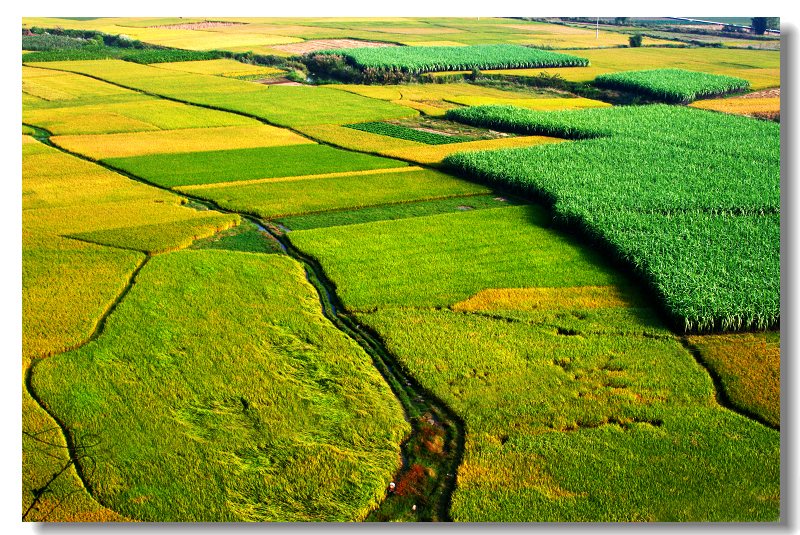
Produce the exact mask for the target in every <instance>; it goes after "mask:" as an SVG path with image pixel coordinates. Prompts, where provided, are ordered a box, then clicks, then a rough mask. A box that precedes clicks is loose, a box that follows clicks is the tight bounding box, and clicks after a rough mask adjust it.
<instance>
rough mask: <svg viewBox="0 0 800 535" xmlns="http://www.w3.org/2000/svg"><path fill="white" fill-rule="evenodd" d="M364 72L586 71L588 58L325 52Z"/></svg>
mask: <svg viewBox="0 0 800 535" xmlns="http://www.w3.org/2000/svg"><path fill="white" fill-rule="evenodd" d="M321 53H322V54H329V55H339V56H344V57H345V58H346V59H347V61H349V62H350V63H352V64H353V65H355V66H357V67H358V68H360V69H362V70H365V69H378V70H398V71H405V72H413V73H422V72H431V71H459V70H463V69H473V68H475V69H514V68H516V69H525V68H531V67H585V66H586V65H588V64H589V61H588V60H587V59H586V58H581V57H578V56H573V55H570V54H562V53H559V52H550V51H547V50H540V49H536V48H529V47H525V46H518V45H473V46H464V47H461V46H456V47H453V46H415V47H380V48H349V49H345V50H325V51H323V52H321Z"/></svg>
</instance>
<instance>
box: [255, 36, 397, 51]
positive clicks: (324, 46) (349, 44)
mask: <svg viewBox="0 0 800 535" xmlns="http://www.w3.org/2000/svg"><path fill="white" fill-rule="evenodd" d="M383 46H397V45H395V44H392V43H381V42H378V41H359V40H358V39H313V40H311V41H304V42H302V43H290V44H288V45H277V46H273V47H270V48H274V49H275V50H282V51H284V52H290V53H292V54H307V53H309V52H315V51H317V50H332V49H336V48H365V47H369V48H374V47H383Z"/></svg>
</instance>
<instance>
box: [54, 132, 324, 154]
mask: <svg viewBox="0 0 800 535" xmlns="http://www.w3.org/2000/svg"><path fill="white" fill-rule="evenodd" d="M51 140H52V141H53V143H55V144H56V145H58V146H61V147H64V148H65V149H67V150H69V151H71V152H77V153H79V154H83V155H85V156H89V157H90V158H93V159H95V160H101V159H103V158H122V157H126V156H142V155H146V154H166V153H177V152H200V151H209V150H224V149H247V148H252V147H273V146H279V145H300V144H304V143H313V141H311V140H310V139H307V138H304V137H302V136H299V135H297V134H295V133H294V132H292V131H290V130H286V129H283V128H276V127H274V126H268V125H263V124H262V125H258V126H228V127H219V128H192V129H184V130H160V131H156V132H136V133H119V134H104V135H83V136H53V137H52V138H51Z"/></svg>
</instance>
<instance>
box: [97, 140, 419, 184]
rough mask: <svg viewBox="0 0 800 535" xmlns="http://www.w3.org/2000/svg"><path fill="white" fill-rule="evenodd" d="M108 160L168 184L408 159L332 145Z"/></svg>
mask: <svg viewBox="0 0 800 535" xmlns="http://www.w3.org/2000/svg"><path fill="white" fill-rule="evenodd" d="M104 161H105V162H106V163H107V164H109V165H111V166H113V167H115V168H117V169H122V170H123V171H126V172H128V173H132V174H134V175H136V176H139V177H142V178H144V179H146V180H148V181H150V182H153V183H154V184H158V185H159V186H164V187H168V188H171V187H175V186H188V185H193V184H216V183H223V182H238V181H247V180H257V179H262V178H279V177H288V176H300V175H315V174H323V173H324V174H327V173H342V172H347V171H364V170H367V169H388V168H396V167H403V166H405V165H406V164H404V163H402V162H397V161H396V160H389V159H386V158H379V157H376V156H369V155H365V154H357V153H353V152H346V151H342V150H339V149H334V148H332V147H328V146H326V145H292V146H288V147H263V148H262V147H258V148H253V149H234V150H220V151H205V152H188V153H180V154H156V155H148V156H132V157H129V158H108V159H106V160H104Z"/></svg>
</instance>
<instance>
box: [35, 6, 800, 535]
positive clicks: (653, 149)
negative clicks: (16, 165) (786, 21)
mask: <svg viewBox="0 0 800 535" xmlns="http://www.w3.org/2000/svg"><path fill="white" fill-rule="evenodd" d="M544 20H545V19H541V21H540V20H537V21H533V20H525V19H518V18H517V19H514V18H485V17H481V18H477V19H467V18H414V17H395V18H386V17H382V18H372V19H366V18H350V17H339V18H328V19H312V18H282V19H276V18H268V17H265V18H228V17H221V18H202V17H184V18H181V17H162V18H147V17H139V18H42V17H37V18H24V19H23V47H25V46H28V47H29V48H31V49H33V50H34V51H32V52H28V53H23V54H22V63H23V66H22V105H23V110H22V112H23V114H22V118H23V125H22V134H23V135H22V153H23V157H22V172H23V176H22V310H23V318H22V336H23V351H22V364H23V367H22V380H23V390H22V424H23V436H22V447H23V459H22V518H23V520H24V521H34V522H44V521H59V522H75V521H103V522H105V521H124V522H129V521H150V522H165V521H166V522H216V521H227V522H244V521H254V522H307V521H314V522H319V521H326V522H344V521H348V522H351V521H362V520H366V521H420V520H422V521H430V520H434V521H441V520H445V521H457V522H572V521H574V522H684V521H689V522H708V521H721V522H765V523H766V522H770V523H773V524H774V523H775V522H776V521H778V520H780V519H781V518H785V517H786V512H785V511H784V510H782V509H781V498H782V495H781V482H782V478H781V470H782V468H783V469H785V468H786V466H785V465H784V466H782V465H781V434H780V428H781V400H780V397H781V389H780V387H781V385H780V374H781V370H780V331H779V327H780V308H781V307H780V288H781V273H780V272H781V265H780V264H781V251H780V249H781V247H780V242H781V238H782V236H781V232H780V226H781V213H780V212H781V210H780V207H781V191H780V180H779V178H780V156H781V154H780V125H779V124H776V123H775V122H773V121H775V120H779V113H780V109H779V108H780V106H779V104H780V97H779V93H780V90H779V89H768V90H767V91H758V90H760V89H765V88H776V87H777V86H779V84H780V74H781V73H780V52H779V51H777V50H747V49H744V48H737V49H733V48H724V47H723V48H711V47H705V46H702V47H700V46H699V47H691V48H676V47H681V46H684V44H685V43H686V39H687V37H686V36H687V35H689V34H688V33H685V32H682V33H680V35H679V36H678V37H675V35H677V34H675V35H673V34H671V33H670V32H667V31H664V30H663V29H659V30H658V31H657V32H655V33H653V34H652V35H653V37H645V38H644V39H643V43H642V44H643V46H642V47H633V48H629V47H627V44H628V38H629V35H630V32H632V31H637V28H636V27H632V26H631V27H629V26H625V25H623V26H618V27H616V26H612V25H610V24H609V25H606V26H605V27H603V28H602V29H600V30H599V31H595V28H593V27H592V28H590V27H588V25H586V24H584V25H583V26H581V25H580V24H576V23H572V22H569V23H566V24H565V23H561V22H558V21H555V22H543V21H544ZM96 32H103V33H102V34H98V33H96ZM660 37H669V38H672V37H675V39H678V38H679V39H680V40H671V41H667V40H661V39H659V38H660ZM725 39H726V40H732V39H731V38H727V37H726V38H725ZM698 40H703V41H704V42H707V43H711V42H715V40H719V37H718V36H714V35H709V36H698ZM734 41H737V43H736V46H740V47H741V46H746V44H747V43H755V44H759V43H761V41H756V40H755V39H742V40H734ZM335 43H342V47H341V49H336V47H335V46H334V44H335ZM359 43H365V44H367V45H368V46H369V48H360V47H358V46H354V45H358V44H359ZM764 43H766V45H768V46H769V47H773V48H775V47H778V48H779V47H780V42H779V41H777V40H770V41H764ZM664 44H670V45H671V46H672V47H671V48H658V47H654V46H652V45H664ZM165 47H167V48H165ZM169 47H173V48H169ZM320 47H321V48H320ZM604 47H613V48H604ZM321 49H324V50H323V52H322V54H323V55H324V54H329V53H332V54H335V55H337V56H344V57H347V58H350V59H349V60H348V61H349V62H350V63H351V64H350V66H347V69H349V70H348V71H347V72H350V73H358V72H359V71H358V70H357V69H365V70H364V73H363V74H362V75H361V76H362V78H357V77H355V76H353V78H352V79H350V81H353V80H362V81H365V82H372V85H360V84H354V83H336V84H331V83H328V82H330V80H328V79H327V78H326V77H325V76H323V77H319V76H318V75H319V74H320V73H317V72H316V71H315V70H314V69H313V68H312V67H313V63H312V62H311V60H309V59H308V58H309V57H310V56H307V57H306V59H304V60H303V61H305V64H302V63H301V62H300V59H301V58H299V57H297V56H294V57H292V55H293V54H301V53H307V52H313V53H316V52H314V51H317V50H321ZM544 49H547V50H544ZM501 51H502V54H500V52H501ZM432 54H433V55H432ZM312 55H313V54H312ZM511 55H515V56H516V57H515V58H511ZM101 58H113V59H101ZM337 61H339V63H341V66H345V65H344V63H342V61H341V60H337ZM554 61H555V62H557V63H559V64H561V65H562V66H560V67H548V66H546V65H550V64H552V62H554ZM587 63H588V64H587ZM337 65H338V63H337ZM569 65H581V66H569ZM307 69H309V70H310V71H311V75H310V76H309V77H308V78H305V76H306V75H305V73H306V70H307ZM376 69H377V70H384V74H383V76H384V78H385V80H387V81H388V80H392V81H398V82H403V83H391V84H376V83H375V82H376V81H378V80H380V79H384V78H381V77H380V76H377V75H375V72H373V71H375V70H376ZM386 69H388V70H386ZM459 69H460V70H459ZM473 69H475V70H474V71H473ZM436 70H440V71H445V72H439V73H437V72H431V71H436ZM653 70H656V71H655V72H656V73H657V74H658V76H656V78H655V80H654V79H652V74H650V75H649V76H651V79H650V80H647V81H646V82H647V83H646V85H647V86H648V87H654V86H655V85H658V84H662V83H663V82H670V83H669V84H668V85H669V87H666V88H662V89H660V90H659V91H661V92H660V93H659V94H657V95H653V94H650V95H649V96H646V97H644V98H638V100H637V97H634V96H629V98H630V99H631V101H632V102H634V103H636V102H641V101H643V100H646V99H652V98H659V99H664V100H667V101H670V102H682V103H685V102H688V101H690V100H693V99H695V98H702V100H698V101H696V102H694V103H692V104H691V105H690V106H683V105H672V104H670V105H668V104H660V105H648V106H642V105H636V106H619V105H614V106H612V105H611V104H609V102H614V103H618V102H622V101H623V100H624V99H623V98H622V97H624V96H625V94H623V93H618V92H617V89H613V90H607V89H598V88H596V87H593V86H591V85H590V84H591V83H592V82H593V81H595V79H596V78H599V79H600V80H602V79H603V78H604V77H611V78H614V77H617V78H619V77H622V78H624V79H628V80H630V79H631V78H632V77H635V76H636V75H635V72H636V71H651V73H652V71H653ZM678 70H680V71H678ZM618 73H621V74H618ZM462 74H464V75H467V76H461V75H462ZM542 74H545V76H542ZM373 75H374V76H373ZM284 76H285V77H288V79H290V80H292V82H291V84H294V85H281V83H279V82H282V83H283V84H287V83H289V82H286V81H285V80H278V79H277V78H279V77H281V78H282V77H284ZM440 76H447V78H445V79H442V78H440ZM719 76H722V77H726V78H725V80H728V79H729V78H731V77H735V78H737V79H740V81H737V82H736V84H734V85H731V84H728V83H727V82H726V83H725V84H723V85H719V84H717V83H716V82H717V81H719V80H720V78H719ZM331 77H332V78H336V79H337V80H349V78H347V77H346V76H344V77H337V76H336V75H335V74H334V73H331ZM265 79H266V80H265ZM294 80H297V82H295V81H294ZM407 80H418V81H420V82H425V83H404V82H405V81H407ZM444 80H447V81H448V83H438V82H440V81H444ZM452 80H456V82H455V83H450V82H451V81H452ZM687 80H690V81H691V80H694V81H697V80H699V81H701V82H703V83H706V82H709V83H711V85H712V86H714V87H711V89H709V88H708V87H706V86H704V87H701V88H699V89H698V88H696V87H689V86H688V85H687V84H686V83H685V82H686V81H687ZM564 81H571V82H580V84H570V83H564ZM254 82H260V83H254ZM747 85H749V87H750V88H751V89H753V90H756V91H757V92H756V93H750V94H748V95H743V96H736V97H732V98H708V97H710V96H711V95H712V94H713V93H727V92H730V91H739V90H743V89H744V88H745V87H746V86H747ZM578 95H581V96H578ZM588 97H591V98H588ZM594 99H603V100H594ZM606 101H608V102H606ZM696 108H703V109H696ZM720 112H722V113H720ZM737 115H748V116H749V117H741V116H737ZM753 117H758V118H759V119H755V118H753ZM762 119H772V121H765V120H762ZM733 331H737V332H733ZM786 369H787V368H785V367H784V371H786ZM784 406H786V404H785V403H784ZM784 456H785V452H784Z"/></svg>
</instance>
